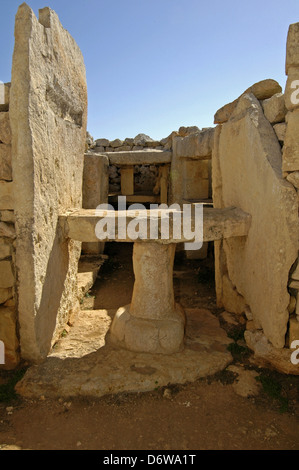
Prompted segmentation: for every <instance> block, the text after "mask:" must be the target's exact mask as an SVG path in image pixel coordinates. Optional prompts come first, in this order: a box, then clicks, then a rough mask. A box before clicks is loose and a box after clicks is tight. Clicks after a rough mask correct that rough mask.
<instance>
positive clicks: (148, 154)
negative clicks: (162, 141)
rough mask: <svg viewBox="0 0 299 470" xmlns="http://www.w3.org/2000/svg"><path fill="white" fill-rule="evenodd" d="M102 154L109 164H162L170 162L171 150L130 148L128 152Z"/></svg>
mask: <svg viewBox="0 0 299 470" xmlns="http://www.w3.org/2000/svg"><path fill="white" fill-rule="evenodd" d="M88 155H89V154H88ZM93 155H95V154H93ZM98 155H101V154H98ZM104 155H106V156H107V157H108V158H109V162H110V165H120V166H122V165H124V166H127V165H162V164H163V163H171V158H172V152H170V151H168V150H134V151H133V150H132V151H128V152H105V154H104Z"/></svg>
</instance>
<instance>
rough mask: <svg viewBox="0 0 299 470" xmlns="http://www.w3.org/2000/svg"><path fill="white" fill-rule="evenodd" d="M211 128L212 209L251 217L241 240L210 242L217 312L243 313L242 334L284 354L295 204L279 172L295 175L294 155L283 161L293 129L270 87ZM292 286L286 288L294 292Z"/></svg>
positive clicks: (257, 90)
mask: <svg viewBox="0 0 299 470" xmlns="http://www.w3.org/2000/svg"><path fill="white" fill-rule="evenodd" d="M291 112H293V111H291ZM215 122H217V123H218V126H217V128H216V135H215V143H214V149H213V158H212V168H213V172H212V178H213V200H214V206H215V207H226V206H229V205H236V206H238V207H240V208H242V209H243V210H244V211H246V212H248V213H250V214H251V216H252V226H251V229H250V231H249V234H248V237H247V238H246V239H244V240H233V239H231V240H226V241H222V242H215V267H216V293H217V300H218V305H219V306H220V307H224V308H225V309H226V310H228V311H230V312H234V313H238V314H241V313H245V314H246V316H247V319H248V328H249V329H251V330H252V329H256V330H262V331H263V334H264V335H265V341H267V340H268V341H269V342H270V343H271V344H272V345H273V346H274V348H283V347H285V346H286V347H288V346H289V336H290V331H291V330H292V328H291V329H290V313H292V312H294V310H295V309H296V292H294V291H293V295H292V290H290V289H288V279H289V271H290V269H291V271H293V270H294V268H295V267H296V265H297V264H296V263H295V264H294V261H295V260H296V257H297V253H298V199H297V196H296V191H295V188H294V185H292V184H290V183H289V182H290V179H291V180H292V179H294V176H293V177H292V176H291V175H293V173H290V172H288V171H286V170H287V169H288V170H289V169H290V168H292V169H294V170H296V166H294V153H295V149H294V148H293V149H292V151H289V155H290V156H289V159H288V158H287V155H286V153H287V152H288V148H289V146H290V145H292V144H293V143H294V142H298V132H299V127H297V129H295V128H293V127H292V128H291V129H290V126H289V122H290V116H289V112H288V110H287V100H286V93H285V94H283V93H282V89H281V87H280V85H279V84H278V83H276V84H275V83H274V81H273V80H264V81H263V82H259V83H257V84H255V85H253V87H251V88H250V89H249V91H247V93H244V94H242V95H241V97H239V98H238V99H237V100H236V101H235V102H233V103H230V104H229V105H226V106H224V107H223V108H221V110H219V111H217V113H216V115H215ZM295 136H296V137H295ZM297 168H299V167H297ZM285 178H287V179H285ZM287 180H288V181H287ZM263 260H264V261H263ZM295 271H296V269H295ZM295 271H294V272H295ZM293 276H294V274H293ZM295 277H296V274H295ZM293 282H294V283H292V282H291V284H289V287H292V288H295V287H296V285H295V279H294V281H293ZM297 287H298V288H299V284H298V286H297ZM290 294H291V295H290ZM297 331H298V329H297ZM297 336H298V335H297Z"/></svg>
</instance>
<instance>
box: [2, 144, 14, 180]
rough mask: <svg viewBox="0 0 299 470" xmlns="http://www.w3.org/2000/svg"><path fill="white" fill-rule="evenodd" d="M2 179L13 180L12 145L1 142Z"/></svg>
mask: <svg viewBox="0 0 299 470" xmlns="http://www.w3.org/2000/svg"><path fill="white" fill-rule="evenodd" d="M0 180H5V181H11V180H12V171H11V146H10V145H6V144H0Z"/></svg>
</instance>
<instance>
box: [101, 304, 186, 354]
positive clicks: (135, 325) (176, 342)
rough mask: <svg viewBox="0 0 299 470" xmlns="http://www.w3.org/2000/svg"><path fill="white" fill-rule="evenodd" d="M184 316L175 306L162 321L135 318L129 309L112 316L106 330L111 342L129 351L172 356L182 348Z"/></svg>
mask: <svg viewBox="0 0 299 470" xmlns="http://www.w3.org/2000/svg"><path fill="white" fill-rule="evenodd" d="M184 331H185V313H184V310H183V308H182V307H181V306H180V305H179V304H175V310H174V312H173V316H172V317H171V318H170V317H167V318H163V319H159V320H157V319H148V318H138V317H136V316H133V315H132V314H131V313H130V305H127V306H125V307H121V308H119V309H118V311H117V312H116V315H115V317H114V320H113V322H112V325H111V329H110V339H111V341H112V342H113V343H114V344H116V345H118V346H120V347H123V348H125V349H128V350H129V351H134V352H146V353H152V354H173V353H176V352H179V351H182V349H183V348H184Z"/></svg>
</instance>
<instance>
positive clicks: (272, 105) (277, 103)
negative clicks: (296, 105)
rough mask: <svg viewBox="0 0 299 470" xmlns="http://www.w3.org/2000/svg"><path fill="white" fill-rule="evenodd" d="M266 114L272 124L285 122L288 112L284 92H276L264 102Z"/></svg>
mask: <svg viewBox="0 0 299 470" xmlns="http://www.w3.org/2000/svg"><path fill="white" fill-rule="evenodd" d="M262 106H263V110H264V114H265V116H266V118H267V119H268V121H269V122H270V123H271V124H276V123H278V122H283V121H284V120H285V116H286V113H287V109H286V107H285V99H284V95H283V93H275V95H273V96H271V98H268V99H267V100H264V101H263V102H262Z"/></svg>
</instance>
